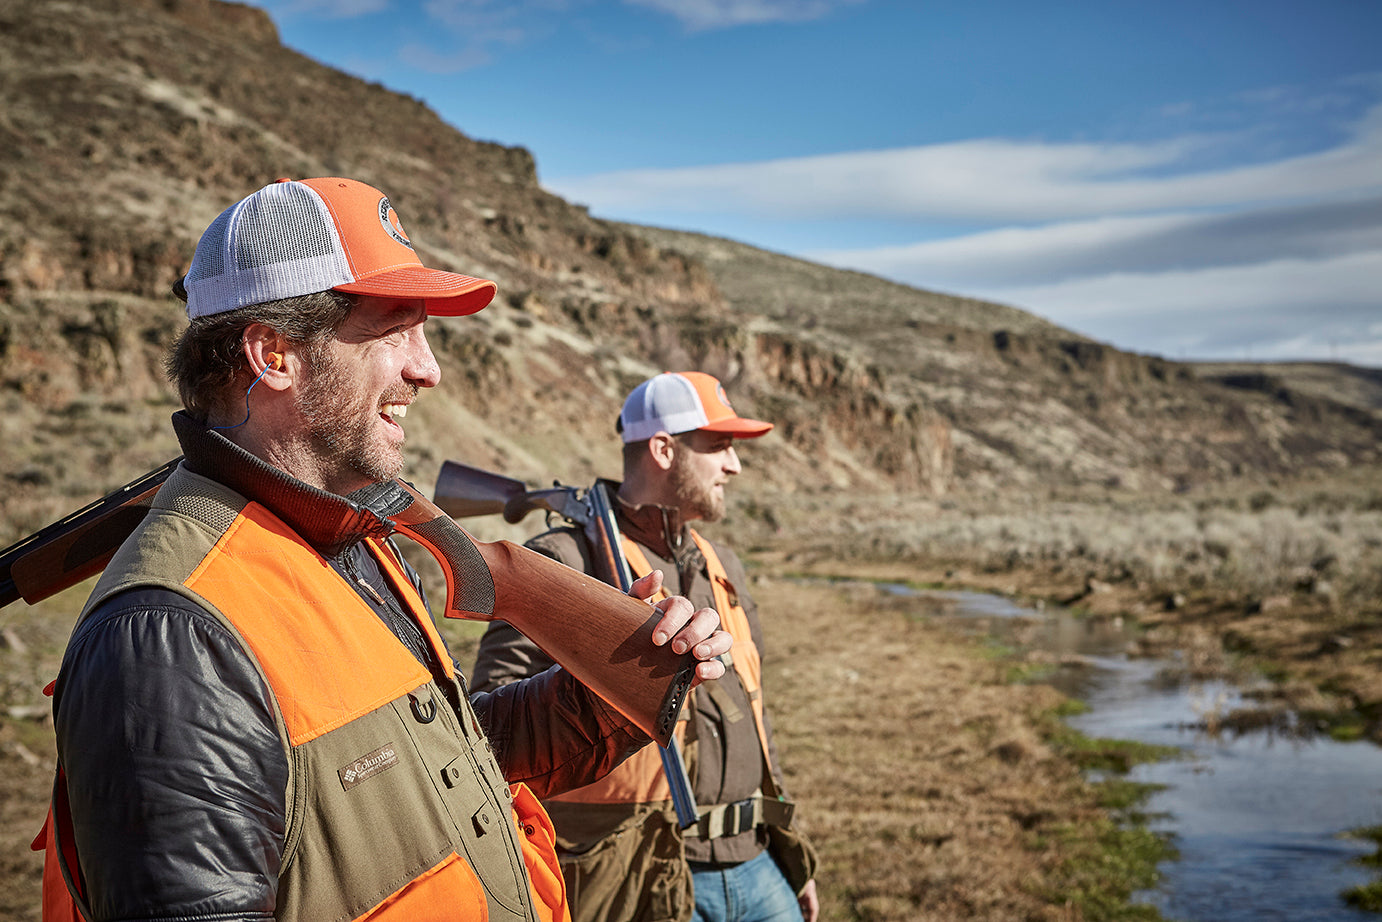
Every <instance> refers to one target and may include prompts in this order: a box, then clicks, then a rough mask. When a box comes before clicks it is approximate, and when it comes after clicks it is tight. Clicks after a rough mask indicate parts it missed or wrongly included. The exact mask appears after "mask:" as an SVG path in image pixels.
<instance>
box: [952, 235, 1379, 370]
mask: <svg viewBox="0 0 1382 922" xmlns="http://www.w3.org/2000/svg"><path fill="white" fill-rule="evenodd" d="M1379 278H1382V248H1378V249H1372V250H1365V251H1360V252H1357V253H1351V254H1348V255H1343V256H1337V257H1324V258H1318V259H1280V260H1274V261H1270V262H1263V263H1257V264H1251V265H1236V266H1216V267H1211V268H1204V269H1194V270H1187V271H1169V272H1158V273H1131V272H1113V273H1108V274H1103V275H1091V276H1087V277H1083V278H1077V279H1072V280H1069V281H1063V282H1056V283H1052V284H1047V285H1033V286H1022V287H993V288H988V289H982V288H981V289H978V290H970V291H966V292H965V293H966V294H969V295H977V296H979V297H984V298H990V299H993V300H997V301H1001V302H1003V303H1006V304H1011V305H1014V306H1016V307H1021V308H1023V309H1026V310H1030V311H1033V312H1035V313H1037V314H1040V315H1041V316H1043V317H1046V318H1048V319H1050V320H1052V321H1054V322H1055V323H1057V324H1060V325H1061V326H1065V327H1067V328H1070V329H1073V330H1077V331H1079V332H1081V333H1085V334H1087V335H1090V336H1093V337H1095V338H1098V339H1104V340H1108V341H1111V342H1115V343H1117V344H1118V345H1119V346H1121V347H1122V348H1125V349H1133V350H1136V351H1139V352H1155V353H1159V354H1162V355H1166V356H1168V357H1170V358H1181V357H1188V358H1212V357H1223V358H1244V357H1250V358H1253V359H1289V358H1316V359H1332V358H1339V359H1346V360H1350V361H1354V362H1359V363H1364V364H1368V363H1371V364H1382V324H1379V323H1378V322H1377V318H1378V317H1379V315H1382V294H1380V293H1379V291H1380V289H1379V284H1378V280H1379Z"/></svg>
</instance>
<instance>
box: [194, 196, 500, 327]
mask: <svg viewBox="0 0 1382 922" xmlns="http://www.w3.org/2000/svg"><path fill="white" fill-rule="evenodd" d="M182 287H183V288H185V289H186V294H187V316H188V317H190V318H195V317H205V316H207V315H209V314H219V313H221V312H223V311H232V310H235V309H236V308H240V307H247V306H249V305H251V304H263V303H264V302H266V301H277V300H278V299H280V298H292V297H296V296H298V295H306V294H312V293H313V292H317V291H326V290H327V289H335V290H336V291H343V292H346V293H348V294H358V295H376V296H378V297H384V298H421V299H423V300H424V301H425V302H426V304H427V313H429V314H433V315H437V316H442V317H459V316H461V315H464V314H473V313H475V312H476V311H478V310H480V309H481V308H483V307H484V306H485V305H486V304H488V303H489V302H490V300H491V299H492V298H493V297H494V293H495V291H496V290H497V286H496V285H495V284H494V283H493V282H491V281H487V280H486V279H477V278H471V277H470V276H468V275H458V274H457V273H455V272H443V271H441V270H439V269H428V268H426V267H425V266H423V265H422V260H420V259H418V255H417V253H415V252H413V245H412V244H411V243H410V242H409V241H408V235H407V234H406V233H404V231H403V225H402V224H400V223H399V220H398V214H397V213H396V212H395V211H394V210H393V206H392V205H390V204H389V200H388V198H387V197H386V196H385V195H384V193H382V192H380V191H379V190H378V189H376V188H374V187H373V186H367V185H365V184H364V183H362V182H356V181H355V180H353V179H340V178H336V177H328V178H324V179H303V180H298V181H294V180H291V179H280V180H279V181H278V182H275V183H272V184H270V185H268V186H265V187H264V188H262V189H260V190H259V191H258V192H255V193H254V194H252V195H249V196H247V197H246V198H244V199H241V200H240V201H239V202H236V203H235V204H234V205H232V206H230V207H229V208H227V209H226V210H225V211H223V212H221V214H220V216H219V217H218V218H216V220H215V221H212V222H211V226H210V227H208V228H207V229H206V232H205V233H203V234H202V238H201V240H200V241H199V242H198V243H197V251H196V253H195V254H194V255H193V256H192V266H191V268H190V269H188V270H187V276H186V277H185V278H184V279H183V281H182ZM178 293H179V295H181V294H182V292H178Z"/></svg>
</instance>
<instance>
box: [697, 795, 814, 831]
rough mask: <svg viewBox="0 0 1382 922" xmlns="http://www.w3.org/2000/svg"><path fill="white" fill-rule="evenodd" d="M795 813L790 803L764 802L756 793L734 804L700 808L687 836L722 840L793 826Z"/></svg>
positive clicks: (781, 801)
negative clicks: (764, 827) (765, 828)
mask: <svg viewBox="0 0 1382 922" xmlns="http://www.w3.org/2000/svg"><path fill="white" fill-rule="evenodd" d="M795 809H796V805H795V804H793V803H792V802H791V801H787V800H764V799H763V795H762V793H756V794H754V795H753V796H752V797H749V798H746V799H744V800H736V801H735V802H734V803H732V804H717V805H716V806H714V807H703V808H701V811H700V814H701V815H700V819H698V820H696V824H695V825H694V826H692V827H690V828H688V829H687V830H686V835H688V836H694V837H695V838H697V839H722V838H728V837H730V836H737V835H739V834H740V833H742V832H748V831H749V830H750V829H756V828H758V827H759V826H762V825H764V824H768V825H771V826H786V825H788V824H789V823H791V821H792V812H793V810H795Z"/></svg>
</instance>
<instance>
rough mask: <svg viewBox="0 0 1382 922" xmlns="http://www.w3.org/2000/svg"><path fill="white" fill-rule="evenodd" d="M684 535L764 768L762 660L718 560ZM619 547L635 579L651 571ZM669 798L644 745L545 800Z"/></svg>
mask: <svg viewBox="0 0 1382 922" xmlns="http://www.w3.org/2000/svg"><path fill="white" fill-rule="evenodd" d="M687 530H688V531H689V532H690V533H691V537H692V539H693V540H694V541H695V542H696V546H697V547H699V548H700V549H701V553H702V554H703V555H705V567H706V573H707V574H708V575H709V577H710V588H711V593H712V594H713V595H714V597H715V609H716V611H718V612H719V615H720V627H722V628H723V629H724V630H726V631H728V632H729V634H730V636H731V637H733V638H734V647H733V650H732V658H733V661H734V671H735V672H736V673H737V674H738V676H739V681H740V682H741V683H742V684H743V686H744V691H745V692H746V693H747V694H748V697H749V701H750V703H751V704H752V707H753V719H754V725H755V727H756V728H757V730H758V741H759V743H760V744H761V745H762V747H763V759H764V763H765V764H771V761H770V758H769V755H768V736H767V733H766V731H765V730H764V727H763V689H762V676H763V660H762V657H761V656H760V654H759V652H758V645H757V644H755V643H754V641H753V634H752V632H751V631H750V630H749V618H748V615H747V614H745V612H744V608H743V606H741V605H740V604H739V600H738V593H737V592H736V591H735V589H734V585H733V584H732V583H731V582H730V581H729V577H728V575H726V573H725V568H724V565H723V564H721V563H720V558H719V557H718V556H716V554H715V550H714V548H712V547H711V545H710V542H709V541H707V540H705V539H704V538H702V537H701V536H700V535H699V534H697V533H696V531H695V529H691V528H688V529H687ZM622 544H623V549H624V559H625V560H627V561H628V564H629V569H630V570H632V571H633V575H634V578H635V579H638V578H641V577H643V576H646V575H648V574H649V573H650V572H652V569H653V568H652V565H651V564H650V563H648V558H647V555H645V554H644V553H643V549H642V548H640V547H639V546H638V545H637V544H635V543H634V542H633V541H632V540H631V539H629V538H627V537H625V538H623V541H622ZM666 596H667V593H666V591H664V590H659V591H658V595H657V596H655V597H654V601H657V600H658V599H662V598H666ZM692 693H693V694H694V693H695V692H694V691H693V692H692ZM684 725H685V721H684V720H683V721H679V722H678V723H677V729H676V736H677V739H678V741H681V740H683V739H684V737H685V726H684ZM671 798H672V793H671V791H670V789H669V788H668V787H667V776H666V775H665V774H663V771H662V757H661V756H660V755H659V754H658V751H657V747H656V746H644V747H643V748H642V749H640V750H638V752H636V753H634V754H633V755H632V756H630V757H629V758H628V759H626V760H624V761H623V762H622V763H620V765H619V766H618V767H617V768H615V769H614V770H613V771H611V772H610V773H609V774H608V775H606V776H605V777H604V778H601V779H600V780H599V781H596V782H595V783H594V784H588V785H586V786H585V787H581V788H576V789H574V790H571V791H567V792H565V793H563V794H558V795H556V796H554V797H549V798H548V802H551V801H560V802H563V803H577V804H615V803H620V804H622V803H629V804H641V803H656V802H658V801H665V800H671Z"/></svg>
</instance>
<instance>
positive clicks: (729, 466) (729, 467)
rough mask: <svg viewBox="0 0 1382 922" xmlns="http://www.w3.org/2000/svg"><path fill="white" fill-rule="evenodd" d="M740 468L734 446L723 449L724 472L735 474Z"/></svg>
mask: <svg viewBox="0 0 1382 922" xmlns="http://www.w3.org/2000/svg"><path fill="white" fill-rule="evenodd" d="M741 470H743V468H741V467H740V466H739V455H738V453H737V452H735V450H734V446H733V445H731V446H729V448H727V449H726V450H725V473H726V474H737V473H739V472H740V471H741Z"/></svg>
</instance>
